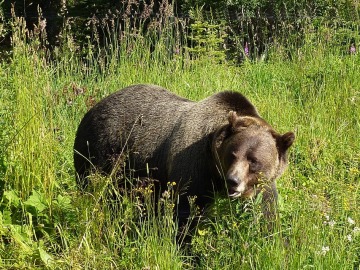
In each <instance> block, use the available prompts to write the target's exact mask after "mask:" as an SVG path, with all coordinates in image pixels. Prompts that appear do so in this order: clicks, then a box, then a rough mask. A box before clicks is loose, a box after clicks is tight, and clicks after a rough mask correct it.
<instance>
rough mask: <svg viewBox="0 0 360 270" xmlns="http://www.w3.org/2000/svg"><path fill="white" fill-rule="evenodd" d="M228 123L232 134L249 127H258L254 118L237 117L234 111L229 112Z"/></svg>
mask: <svg viewBox="0 0 360 270" xmlns="http://www.w3.org/2000/svg"><path fill="white" fill-rule="evenodd" d="M228 121H229V125H230V127H231V131H232V132H236V131H238V130H239V129H241V128H246V127H249V126H251V125H260V123H259V121H257V119H256V118H254V117H251V116H238V115H237V114H236V112H234V111H230V112H229V115H228Z"/></svg>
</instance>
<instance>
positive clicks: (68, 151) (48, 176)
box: [0, 26, 360, 270]
mask: <svg viewBox="0 0 360 270" xmlns="http://www.w3.org/2000/svg"><path fill="white" fill-rule="evenodd" d="M23 32H24V30H22V28H21V27H20V26H19V27H18V28H17V31H16V32H14V34H13V35H14V36H13V47H12V54H11V58H10V59H9V61H3V62H2V63H1V64H0V114H1V117H0V151H1V152H0V188H1V189H0V199H1V204H0V268H3V269H144V270H145V269H334V270H335V269H336V270H339V269H349V270H350V269H351V270H353V269H359V264H360V75H359V74H360V55H359V54H355V55H349V54H347V53H346V52H345V53H341V52H340V51H339V49H337V48H329V47H328V46H327V45H326V44H325V43H323V42H321V40H318V41H317V42H308V43H305V44H304V46H303V47H302V48H300V49H298V50H294V51H290V54H291V60H289V59H290V58H289V52H286V53H285V50H284V48H282V47H281V46H280V45H279V46H274V47H273V48H271V50H270V51H269V56H268V59H267V60H266V61H255V60H253V61H245V62H244V63H243V64H242V65H240V66H232V65H229V64H226V63H217V61H215V60H213V59H211V58H201V59H196V60H194V59H193V60H190V58H189V57H187V56H186V54H184V55H182V54H178V55H176V54H175V55H169V54H168V53H167V49H166V42H165V41H164V40H161V38H160V41H159V42H158V43H157V45H156V46H155V51H154V52H152V53H150V51H149V50H148V48H149V44H148V43H147V40H146V39H141V38H138V39H134V40H132V39H129V40H128V42H124V43H121V44H117V43H114V44H113V46H111V47H109V50H108V51H107V58H106V61H105V60H104V59H105V57H104V56H102V57H100V56H99V57H97V58H96V57H94V55H95V54H93V52H92V51H91V50H90V49H89V50H88V51H87V52H85V53H83V54H82V56H79V55H80V54H79V53H78V51H77V50H75V49H74V47H73V44H72V43H71V39H69V40H67V42H66V43H65V44H64V45H63V47H61V48H60V49H59V50H58V52H57V54H56V56H55V57H54V59H53V61H49V60H48V56H47V54H46V52H45V51H44V50H42V49H40V48H39V44H40V41H39V40H38V39H36V38H34V39H33V41H31V42H30V43H25V42H24V38H23V36H24V33H23ZM92 49H94V48H92ZM94 50H95V49H94ZM136 83H152V84H158V85H161V86H163V87H166V88H168V89H170V90H171V91H173V92H175V93H177V94H179V95H181V96H183V97H186V98H189V99H192V100H200V99H202V98H205V97H207V96H209V95H211V94H212V93H215V92H217V91H221V90H235V91H239V92H242V93H243V94H245V95H246V96H247V97H248V98H249V99H250V100H251V101H252V102H253V103H254V104H255V105H256V107H257V108H258V111H259V112H260V114H261V115H262V117H263V118H265V119H266V120H267V121H268V122H269V123H271V124H272V125H273V126H274V127H275V129H276V130H278V131H279V132H282V133H284V132H287V131H294V132H295V133H296V141H295V144H294V146H293V147H292V149H291V151H290V164H289V168H288V170H287V171H286V173H285V174H284V175H283V177H282V178H280V179H279V180H278V188H279V193H280V201H279V207H280V214H281V220H280V221H279V222H278V224H277V227H276V229H275V232H273V233H272V234H271V235H268V234H266V233H264V230H263V229H262V228H263V222H262V219H261V217H260V216H261V214H260V212H259V210H258V208H259V207H258V202H257V201H246V202H243V201H235V202H231V203H229V202H228V200H226V199H222V198H217V200H216V203H215V204H214V206H213V208H212V210H211V211H210V213H209V215H208V216H207V217H206V218H204V220H202V222H201V224H200V226H199V227H198V228H197V229H196V230H195V231H194V232H193V234H194V237H193V240H192V245H191V247H190V248H189V250H184V249H181V248H179V247H178V246H177V244H176V231H177V225H176V223H174V222H173V220H172V210H173V204H172V200H171V196H170V198H168V197H166V196H164V197H163V198H162V200H161V204H163V206H164V209H165V211H164V214H163V215H161V216H155V215H153V212H154V206H153V204H152V193H151V191H150V190H140V191H137V192H140V193H141V194H142V195H143V196H144V197H145V200H139V198H138V197H137V196H135V195H134V194H136V193H135V192H131V193H130V194H129V195H126V196H120V195H118V197H119V198H118V199H119V201H120V202H121V203H120V204H118V205H117V214H116V215H112V214H111V212H112V211H113V210H114V208H113V206H111V205H110V203H108V201H107V200H106V198H107V197H106V194H107V193H116V190H114V189H113V186H112V185H111V184H109V181H108V179H103V178H101V177H100V176H95V178H96V179H98V180H101V181H99V182H100V184H99V188H98V189H97V191H95V192H94V193H93V194H82V193H80V192H79V191H78V189H77V187H76V183H75V176H74V168H73V160H72V157H73V149H72V147H73V141H74V136H75V132H76V128H77V126H78V124H79V122H80V120H81V118H82V117H83V115H84V114H85V112H86V111H87V110H88V109H89V108H90V107H91V106H93V104H94V102H96V101H99V100H100V99H101V98H103V97H105V96H107V95H108V94H110V93H112V92H114V91H116V90H118V89H121V88H122V87H125V86H128V85H131V84H136ZM172 189H173V187H172V186H171V185H169V193H170V194H172ZM143 213H147V214H146V215H147V216H148V218H146V219H144V218H142V217H141V216H142V214H143Z"/></svg>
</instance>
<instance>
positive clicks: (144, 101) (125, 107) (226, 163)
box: [74, 85, 295, 216]
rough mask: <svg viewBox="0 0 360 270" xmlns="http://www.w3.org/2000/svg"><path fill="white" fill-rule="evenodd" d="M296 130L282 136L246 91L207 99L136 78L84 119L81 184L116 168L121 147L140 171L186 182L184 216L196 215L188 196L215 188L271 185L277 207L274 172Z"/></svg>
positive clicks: (248, 190)
mask: <svg viewBox="0 0 360 270" xmlns="http://www.w3.org/2000/svg"><path fill="white" fill-rule="evenodd" d="M294 139H295V135H294V133H292V132H288V133H285V134H284V135H280V134H278V133H276V132H275V131H274V130H273V129H272V128H271V126H270V125H269V124H268V123H267V122H265V120H263V119H262V118H261V117H260V116H259V114H258V113H257V110H256V109H255V107H254V106H253V105H252V104H251V103H250V101H249V100H248V99H247V98H245V97H244V96H243V95H242V94H240V93H237V92H231V91H224V92H220V93H217V94H214V95H212V96H210V97H208V98H206V99H204V100H202V101H199V102H194V101H190V100H188V99H185V98H182V97H179V96H177V95H175V94H173V93H171V92H169V91H168V90H166V89H164V88H161V87H159V86H155V85H134V86H129V87H126V88H124V89H122V90H120V91H118V92H116V93H113V94H111V95H110V96H108V97H106V98H105V99H103V100H102V101H100V102H99V103H98V104H96V105H95V106H94V107H93V108H92V109H91V110H89V111H88V112H87V113H86V115H85V116H84V118H83V119H82V121H81V123H80V125H79V128H78V130H77V134H76V138H75V144H74V150H75V151H74V163H75V169H76V172H77V181H78V184H79V185H80V186H82V187H86V186H87V184H88V180H87V176H88V175H89V174H90V172H91V170H92V168H97V169H99V170H100V171H102V172H104V173H107V174H109V173H111V171H112V170H113V167H114V164H115V161H116V160H117V159H118V157H119V155H120V154H123V153H125V152H126V153H127V157H128V158H127V161H128V163H129V164H130V166H131V167H132V169H133V170H132V171H131V173H132V175H133V176H134V177H151V178H152V179H157V182H159V184H160V186H159V189H160V190H165V189H166V186H167V183H168V182H176V183H177V186H178V187H180V189H181V195H180V200H179V209H180V210H179V212H178V214H179V215H185V216H186V215H188V214H189V204H188V196H196V198H197V199H196V203H197V204H198V206H200V207H203V206H205V205H206V204H207V203H208V202H210V201H211V200H212V198H213V197H214V196H213V195H214V192H218V191H225V192H226V193H227V195H228V196H229V197H230V198H237V197H251V196H254V195H256V194H257V193H258V192H259V191H260V190H264V192H263V195H264V199H263V202H264V206H265V207H264V210H265V213H266V214H267V215H271V214H272V213H273V211H274V207H273V206H274V205H275V202H276V198H277V191H276V186H275V179H276V178H278V177H279V176H280V175H281V174H282V172H283V171H284V169H285V167H286V166H287V150H288V149H289V147H290V146H291V145H292V143H293V141H294Z"/></svg>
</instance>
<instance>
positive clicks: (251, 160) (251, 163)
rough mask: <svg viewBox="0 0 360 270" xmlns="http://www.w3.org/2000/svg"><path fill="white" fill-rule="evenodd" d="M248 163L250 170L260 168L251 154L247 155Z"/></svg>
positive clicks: (255, 170)
mask: <svg viewBox="0 0 360 270" xmlns="http://www.w3.org/2000/svg"><path fill="white" fill-rule="evenodd" d="M247 160H248V163H249V170H250V171H251V172H257V171H258V170H259V169H260V164H259V162H258V160H257V159H256V158H254V157H253V156H248V157H247Z"/></svg>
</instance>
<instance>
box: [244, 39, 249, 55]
mask: <svg viewBox="0 0 360 270" xmlns="http://www.w3.org/2000/svg"><path fill="white" fill-rule="evenodd" d="M244 53H245V55H246V56H249V45H248V43H247V42H246V43H245V47H244Z"/></svg>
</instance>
